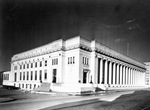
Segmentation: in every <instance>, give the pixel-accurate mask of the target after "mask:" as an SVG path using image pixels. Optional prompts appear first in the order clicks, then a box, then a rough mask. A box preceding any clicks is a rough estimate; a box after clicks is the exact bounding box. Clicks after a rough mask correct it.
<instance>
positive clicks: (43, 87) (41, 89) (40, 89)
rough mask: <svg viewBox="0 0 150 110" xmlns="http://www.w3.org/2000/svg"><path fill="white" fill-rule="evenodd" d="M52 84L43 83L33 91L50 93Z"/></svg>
mask: <svg viewBox="0 0 150 110" xmlns="http://www.w3.org/2000/svg"><path fill="white" fill-rule="evenodd" d="M50 85H51V84H50V83H41V86H40V87H38V88H35V89H33V91H37V92H49V91H50Z"/></svg>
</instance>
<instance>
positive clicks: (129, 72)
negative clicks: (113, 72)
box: [128, 67, 131, 85]
mask: <svg viewBox="0 0 150 110" xmlns="http://www.w3.org/2000/svg"><path fill="white" fill-rule="evenodd" d="M130 70H131V69H130V67H129V73H128V74H129V85H130V84H131V71H130Z"/></svg>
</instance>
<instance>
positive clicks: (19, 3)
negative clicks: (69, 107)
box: [0, 0, 150, 71]
mask: <svg viewBox="0 0 150 110" xmlns="http://www.w3.org/2000/svg"><path fill="white" fill-rule="evenodd" d="M81 1H82V2H81ZM87 1H88V2H87ZM78 35H80V36H82V37H83V38H86V39H88V40H93V39H97V41H99V42H100V43H102V44H104V45H106V46H108V47H111V48H112V49H114V50H116V51H118V52H120V53H122V54H124V55H127V48H128V49H129V52H128V55H129V56H130V57H131V58H134V59H135V60H138V61H140V62H145V61H150V2H149V0H3V2H2V0H1V2H0V71H2V70H10V61H11V57H12V56H13V55H14V54H17V53H20V52H23V51H27V50H29V49H33V48H36V47H38V46H41V45H45V44H47V43H50V42H51V41H53V40H57V39H60V38H63V39H64V40H66V39H68V38H71V37H74V36H78Z"/></svg>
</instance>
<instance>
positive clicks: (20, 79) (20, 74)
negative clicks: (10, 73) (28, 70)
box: [20, 72, 22, 80]
mask: <svg viewBox="0 0 150 110" xmlns="http://www.w3.org/2000/svg"><path fill="white" fill-rule="evenodd" d="M20 80H22V73H21V72H20Z"/></svg>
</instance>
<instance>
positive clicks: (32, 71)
mask: <svg viewBox="0 0 150 110" xmlns="http://www.w3.org/2000/svg"><path fill="white" fill-rule="evenodd" d="M32 79H33V71H31V80H32Z"/></svg>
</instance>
